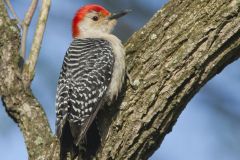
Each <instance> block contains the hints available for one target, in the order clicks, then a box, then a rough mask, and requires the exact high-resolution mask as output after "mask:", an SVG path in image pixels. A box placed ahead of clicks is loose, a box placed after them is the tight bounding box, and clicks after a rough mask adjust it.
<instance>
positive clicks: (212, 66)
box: [97, 0, 240, 160]
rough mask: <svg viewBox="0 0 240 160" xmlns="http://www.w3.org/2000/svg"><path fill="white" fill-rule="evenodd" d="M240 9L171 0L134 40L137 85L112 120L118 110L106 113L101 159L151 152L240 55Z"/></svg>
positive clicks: (231, 3) (130, 56)
mask: <svg viewBox="0 0 240 160" xmlns="http://www.w3.org/2000/svg"><path fill="white" fill-rule="evenodd" d="M239 8H240V7H239V3H237V1H236V0H225V1H222V0H204V1H192V0H184V1H183V0H171V1H169V3H168V4H167V5H165V6H164V8H163V9H161V10H160V11H159V12H157V13H156V14H155V15H154V16H153V18H152V19H151V20H150V21H149V23H147V24H146V25H145V26H144V27H143V28H142V29H140V30H139V31H138V32H136V33H135V34H134V35H133V36H132V37H131V38H130V39H129V41H128V42H127V44H126V50H127V64H128V67H129V68H130V74H131V76H132V78H133V80H134V84H136V85H137V88H138V89H137V90H133V89H132V88H131V87H128V89H127V90H126V92H125V95H124V98H123V102H122V103H121V105H120V107H119V108H118V111H116V114H115V117H114V119H113V120H112V119H111V118H110V117H109V116H108V115H112V112H113V109H109V108H108V109H105V110H104V111H102V113H101V115H100V117H99V119H101V122H102V125H101V126H102V129H101V130H102V133H104V132H106V133H105V134H103V142H102V146H101V147H100V149H99V152H98V154H97V159H114V160H120V159H148V158H149V157H150V156H151V155H152V153H153V152H154V151H155V150H156V149H157V148H158V147H159V146H160V144H161V142H162V141H163V139H164V137H165V136H166V134H167V133H169V132H170V131H171V130H172V127H173V125H174V124H175V122H176V121H177V118H178V117H179V115H180V113H181V112H182V110H183V109H184V108H185V106H186V104H187V103H188V102H189V101H190V99H191V98H192V97H193V96H194V95H195V94H196V93H197V92H198V91H199V89H200V88H201V87H202V86H203V85H204V84H205V83H206V82H207V81H209V80H210V79H211V78H212V77H213V76H214V75H216V74H217V73H219V72H220V71H221V70H222V69H223V68H224V67H225V66H227V65H228V64H229V63H231V62H233V61H234V60H236V59H237V58H239V56H240V53H239V49H240V14H239ZM113 107H116V106H113ZM109 122H110V124H108V123H109ZM109 126H110V127H109ZM104 135H105V136H104Z"/></svg>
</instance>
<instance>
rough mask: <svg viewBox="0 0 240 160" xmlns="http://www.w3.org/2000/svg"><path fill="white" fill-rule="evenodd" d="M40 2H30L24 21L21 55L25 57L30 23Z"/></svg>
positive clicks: (33, 0) (34, 0)
mask: <svg viewBox="0 0 240 160" xmlns="http://www.w3.org/2000/svg"><path fill="white" fill-rule="evenodd" d="M37 4H38V0H32V3H31V4H30V7H29V8H28V11H27V12H26V14H25V17H24V20H23V23H22V28H23V31H22V38H21V56H22V58H23V59H24V58H25V54H26V40H27V33H28V28H29V25H30V23H31V21H32V17H33V15H34V13H35V11H36V8H37Z"/></svg>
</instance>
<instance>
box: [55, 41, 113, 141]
mask: <svg viewBox="0 0 240 160" xmlns="http://www.w3.org/2000/svg"><path fill="white" fill-rule="evenodd" d="M113 65H114V56H113V51H112V48H111V45H110V43H109V42H108V41H106V40H103V39H75V40H74V41H73V42H72V44H71V46H70V48H69V49H68V51H67V54H66V56H65V58H64V64H63V67H62V71H61V73H60V78H59V83H58V89H57V98H56V99H57V100H56V105H57V121H56V128H57V135H58V137H61V134H62V129H63V126H64V124H65V122H66V121H68V122H69V125H70V129H71V133H72V136H73V138H74V143H75V144H78V143H79V142H80V141H81V140H82V138H83V137H84V136H85V134H86V131H87V129H88V127H89V126H90V125H91V123H92V121H93V119H94V118H95V116H96V114H97V112H98V110H99V108H100V107H101V106H102V103H103V99H104V96H105V95H106V91H107V89H108V86H109V84H110V82H111V77H112V72H113Z"/></svg>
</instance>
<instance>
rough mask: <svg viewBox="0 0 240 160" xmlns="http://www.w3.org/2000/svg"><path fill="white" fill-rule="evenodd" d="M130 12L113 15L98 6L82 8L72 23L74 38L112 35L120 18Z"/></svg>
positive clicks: (90, 5) (92, 5)
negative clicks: (91, 34) (90, 34)
mask: <svg viewBox="0 0 240 160" xmlns="http://www.w3.org/2000/svg"><path fill="white" fill-rule="evenodd" d="M128 12H129V10H124V11H121V12H118V13H114V14H111V13H110V12H109V11H108V10H106V9H105V8H104V7H102V6H100V5H97V4H88V5H85V6H83V7H81V8H80V9H79V10H78V11H77V13H76V14H75V16H74V18H73V21H72V36H73V38H80V37H82V36H84V34H85V33H94V32H95V33H97V32H103V33H110V32H111V31H112V30H113V28H114V26H115V25H116V23H117V20H116V19H118V18H119V17H122V16H124V15H125V14H127V13H128Z"/></svg>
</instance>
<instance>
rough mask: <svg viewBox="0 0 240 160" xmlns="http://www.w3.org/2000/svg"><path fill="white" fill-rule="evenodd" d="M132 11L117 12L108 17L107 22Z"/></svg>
mask: <svg viewBox="0 0 240 160" xmlns="http://www.w3.org/2000/svg"><path fill="white" fill-rule="evenodd" d="M131 11H132V10H130V9H125V10H123V11H120V12H117V13H113V14H112V15H111V16H109V17H108V19H109V20H113V19H118V18H120V17H122V16H125V15H126V14H128V13H129V12H131Z"/></svg>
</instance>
